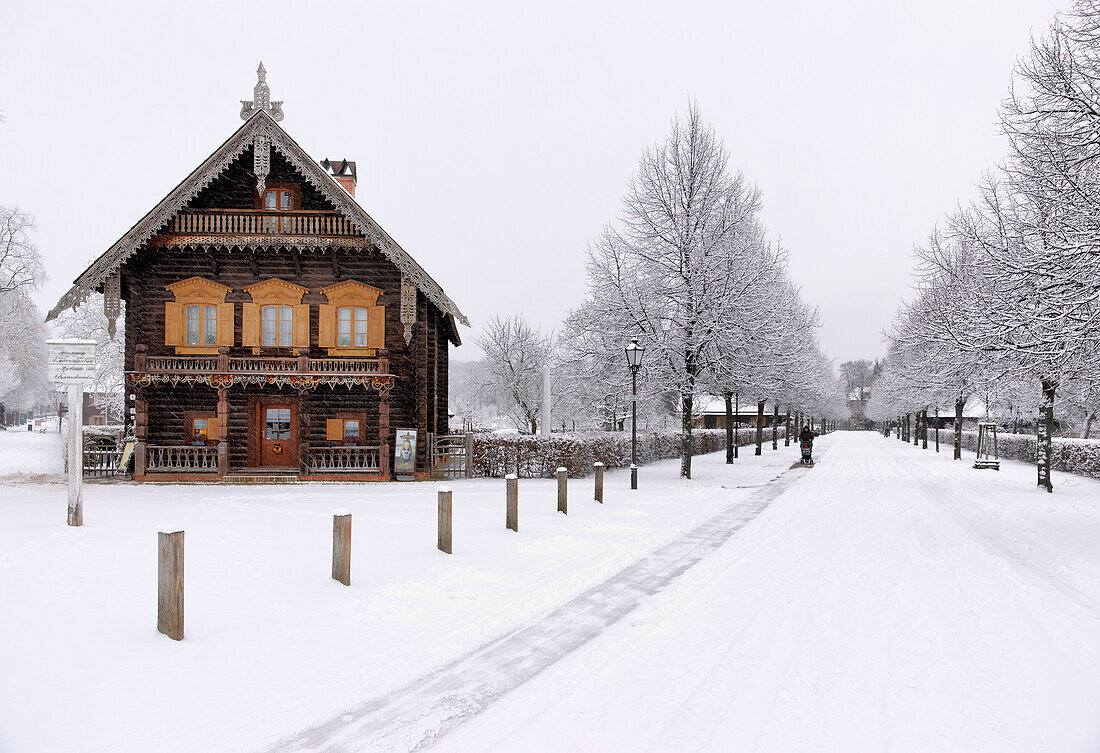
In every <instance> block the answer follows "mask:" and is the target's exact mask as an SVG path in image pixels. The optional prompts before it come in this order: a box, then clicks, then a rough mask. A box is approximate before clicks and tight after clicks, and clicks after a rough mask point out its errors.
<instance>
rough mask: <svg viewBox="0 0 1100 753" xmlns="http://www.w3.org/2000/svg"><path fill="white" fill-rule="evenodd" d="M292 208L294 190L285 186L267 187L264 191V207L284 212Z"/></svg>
mask: <svg viewBox="0 0 1100 753" xmlns="http://www.w3.org/2000/svg"><path fill="white" fill-rule="evenodd" d="M293 208H294V192H293V191H290V190H288V189H285V188H269V189H268V190H267V191H266V192H265V193H264V209H272V210H277V211H280V212H286V211H288V210H291V209H293Z"/></svg>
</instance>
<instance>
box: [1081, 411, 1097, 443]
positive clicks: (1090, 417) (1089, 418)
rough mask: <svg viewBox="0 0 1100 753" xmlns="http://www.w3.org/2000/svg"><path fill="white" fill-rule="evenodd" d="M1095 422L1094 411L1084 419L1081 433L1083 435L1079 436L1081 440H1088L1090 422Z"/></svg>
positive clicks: (1090, 427) (1090, 428)
mask: <svg viewBox="0 0 1100 753" xmlns="http://www.w3.org/2000/svg"><path fill="white" fill-rule="evenodd" d="M1095 420H1096V411H1093V412H1092V413H1090V414H1088V416H1087V417H1086V418H1085V431H1084V432H1083V434H1082V436H1081V438H1082V439H1088V438H1089V434H1091V433H1092V422H1093V421H1095Z"/></svg>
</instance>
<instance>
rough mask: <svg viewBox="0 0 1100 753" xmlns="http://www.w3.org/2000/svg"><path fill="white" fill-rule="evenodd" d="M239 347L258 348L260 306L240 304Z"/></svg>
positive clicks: (256, 304)
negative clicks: (241, 313)
mask: <svg viewBox="0 0 1100 753" xmlns="http://www.w3.org/2000/svg"><path fill="white" fill-rule="evenodd" d="M241 310H242V312H243V316H242V317H241V345H242V346H243V347H245V348H258V347H260V304H258V303H243V304H241Z"/></svg>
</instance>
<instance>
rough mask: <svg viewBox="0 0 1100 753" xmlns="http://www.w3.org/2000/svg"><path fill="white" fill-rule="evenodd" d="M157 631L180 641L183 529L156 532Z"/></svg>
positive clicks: (181, 629) (181, 623) (181, 626)
mask: <svg viewBox="0 0 1100 753" xmlns="http://www.w3.org/2000/svg"><path fill="white" fill-rule="evenodd" d="M157 630H159V631H160V632H162V633H164V634H165V635H167V636H168V637H169V638H171V639H172V640H174V641H182V640H183V531H171V532H168V531H160V532H159V533H157Z"/></svg>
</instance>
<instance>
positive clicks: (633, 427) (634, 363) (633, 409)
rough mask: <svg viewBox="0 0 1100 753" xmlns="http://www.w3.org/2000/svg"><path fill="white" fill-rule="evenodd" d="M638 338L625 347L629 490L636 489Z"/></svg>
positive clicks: (643, 349)
mask: <svg viewBox="0 0 1100 753" xmlns="http://www.w3.org/2000/svg"><path fill="white" fill-rule="evenodd" d="M644 351H645V348H643V347H642V346H641V345H639V344H638V338H636V337H632V338H630V344H629V345H627V346H626V365H627V366H629V367H630V488H631V489H637V488H638V369H640V368H642V353H643V352H644Z"/></svg>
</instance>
